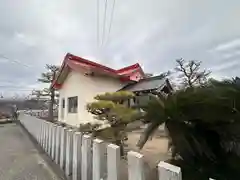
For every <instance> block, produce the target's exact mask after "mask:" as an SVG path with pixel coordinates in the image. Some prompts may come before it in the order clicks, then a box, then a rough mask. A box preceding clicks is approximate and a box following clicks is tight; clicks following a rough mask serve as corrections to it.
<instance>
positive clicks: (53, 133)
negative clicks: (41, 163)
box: [51, 124, 57, 160]
mask: <svg viewBox="0 0 240 180" xmlns="http://www.w3.org/2000/svg"><path fill="white" fill-rule="evenodd" d="M56 129H57V126H56V125H55V124H53V125H52V151H51V157H52V160H54V158H55V148H56Z"/></svg>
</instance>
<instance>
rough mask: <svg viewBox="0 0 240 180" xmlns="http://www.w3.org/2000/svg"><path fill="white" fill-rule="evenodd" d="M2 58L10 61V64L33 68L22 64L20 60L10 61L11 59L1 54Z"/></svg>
mask: <svg viewBox="0 0 240 180" xmlns="http://www.w3.org/2000/svg"><path fill="white" fill-rule="evenodd" d="M0 57H2V58H4V59H6V60H8V61H10V62H13V63H17V64H20V65H22V66H25V67H26V68H31V67H30V66H28V65H27V64H24V63H22V62H20V61H18V60H15V59H10V58H9V57H7V56H5V55H3V54H0Z"/></svg>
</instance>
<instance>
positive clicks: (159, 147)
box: [126, 131, 170, 167]
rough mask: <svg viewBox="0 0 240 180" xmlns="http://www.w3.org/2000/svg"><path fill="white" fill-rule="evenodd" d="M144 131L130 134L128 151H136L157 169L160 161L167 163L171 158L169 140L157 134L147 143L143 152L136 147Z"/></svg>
mask: <svg viewBox="0 0 240 180" xmlns="http://www.w3.org/2000/svg"><path fill="white" fill-rule="evenodd" d="M141 133H142V131H133V132H129V133H128V141H127V142H126V144H127V149H128V150H134V151H137V152H139V153H141V154H143V155H144V160H145V161H146V163H147V164H149V165H150V166H151V167H156V166H157V164H158V163H159V162H160V161H165V160H167V159H169V158H170V153H169V152H168V138H167V137H166V136H159V134H158V132H156V133H155V134H154V135H153V137H152V138H151V139H149V140H148V141H147V143H146V144H145V146H144V147H143V149H142V150H139V149H138V147H137V146H136V143H137V142H138V140H139V138H140V135H141Z"/></svg>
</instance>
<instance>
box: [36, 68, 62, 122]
mask: <svg viewBox="0 0 240 180" xmlns="http://www.w3.org/2000/svg"><path fill="white" fill-rule="evenodd" d="M59 69H60V68H59V67H58V66H56V65H50V64H46V72H44V73H42V74H41V78H39V79H38V81H39V82H42V83H47V84H49V86H50V84H51V83H52V82H53V80H54V79H55V77H56V75H57V73H58V71H59ZM32 94H33V95H35V96H36V98H37V99H39V98H40V97H49V98H50V103H49V109H48V112H49V117H48V118H49V121H53V105H54V104H56V102H57V101H56V100H55V98H56V97H58V94H57V93H55V90H54V89H53V88H51V87H49V88H44V89H43V90H35V91H33V93H32Z"/></svg>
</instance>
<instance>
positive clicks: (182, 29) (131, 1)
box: [0, 0, 240, 92]
mask: <svg viewBox="0 0 240 180" xmlns="http://www.w3.org/2000/svg"><path fill="white" fill-rule="evenodd" d="M96 2H97V1H96V0H87V1H79V0H51V1H46V0H31V1H26V0H19V1H14V3H13V1H8V0H0V54H1V53H2V54H5V55H6V56H7V57H9V58H11V59H15V60H18V61H20V62H21V63H22V64H25V65H27V66H30V67H29V68H26V67H25V66H24V65H19V64H17V63H13V62H6V61H4V60H2V59H0V77H1V78H0V81H1V82H4V80H6V79H8V80H9V82H8V85H9V86H10V84H12V85H16V84H18V83H19V82H21V84H20V85H21V86H22V85H23V86H24V87H27V88H37V87H38V86H39V87H40V86H42V85H40V84H39V85H38V84H37V82H36V78H37V77H38V75H40V73H41V72H42V71H43V70H44V65H45V64H46V63H54V64H60V63H61V61H62V60H63V58H64V55H65V54H66V53H67V52H71V53H74V54H76V55H79V56H83V57H90V58H92V59H94V60H96V61H98V62H99V63H103V64H106V65H109V66H111V67H114V68H121V67H123V66H125V65H130V64H132V63H135V62H139V63H140V64H141V65H142V66H143V67H144V69H145V71H146V72H154V73H161V72H162V71H167V70H169V69H170V70H171V69H173V68H174V66H175V59H177V58H180V57H183V58H185V59H197V60H201V61H203V67H204V68H208V69H210V70H211V69H212V71H213V74H212V75H213V76H214V77H218V78H221V77H231V76H237V75H239V74H238V72H239V70H240V67H239V66H238V61H237V59H238V58H239V57H240V54H239V53H238V51H239V49H238V48H237V46H238V45H239V38H240V25H239V23H238V19H239V17H240V12H239V8H238V7H239V6H240V2H239V1H238V0H232V1H230V2H226V1H224V0H212V1H208V0H203V1H192V0H169V1H164V0H149V1H145V0H128V1H120V0H116V6H115V11H114V16H113V22H112V28H111V32H110V34H108V30H109V25H110V14H111V7H112V5H113V4H112V3H113V0H108V10H107V19H106V28H105V29H106V33H105V37H108V41H107V42H106V39H105V41H104V42H105V43H104V45H103V46H102V47H101V46H100V44H101V43H100V42H101V41H102V40H101V39H100V40H99V44H98V43H97V26H96V25H97V24H96V22H97V14H96ZM100 2H101V4H100V17H99V18H100V21H99V23H100V29H99V30H100V32H99V36H100V38H101V36H102V30H103V12H104V2H103V1H100ZM108 35H109V36H108ZM223 49H227V51H224V52H223ZM226 63H227V64H228V65H226ZM231 63H233V64H234V67H233V65H231ZM221 66H222V67H223V66H225V67H224V68H222V67H221ZM231 68H235V69H236V70H231ZM3 91H4V92H5V91H7V89H4V90H3ZM12 91H13V90H12V89H11V92H12Z"/></svg>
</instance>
